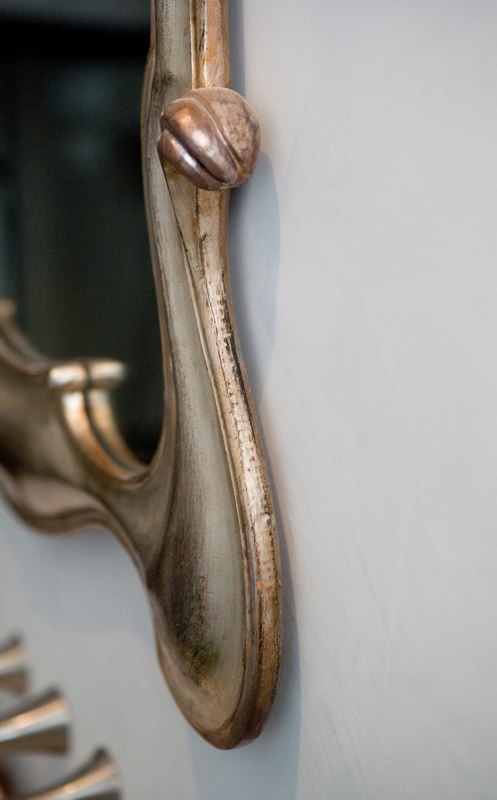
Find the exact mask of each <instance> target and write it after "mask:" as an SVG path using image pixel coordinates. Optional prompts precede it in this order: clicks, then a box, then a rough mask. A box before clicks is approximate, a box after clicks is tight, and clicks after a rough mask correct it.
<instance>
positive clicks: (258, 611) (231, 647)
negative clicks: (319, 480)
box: [0, 0, 281, 748]
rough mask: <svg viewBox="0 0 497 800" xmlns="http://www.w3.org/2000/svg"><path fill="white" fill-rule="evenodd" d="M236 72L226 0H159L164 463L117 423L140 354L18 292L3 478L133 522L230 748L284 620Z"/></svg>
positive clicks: (52, 500)
mask: <svg viewBox="0 0 497 800" xmlns="http://www.w3.org/2000/svg"><path fill="white" fill-rule="evenodd" d="M229 83H230V66H229V48H228V35H227V11H226V6H225V2H224V0H190V1H189V0H176V1H174V0H155V3H152V35H151V47H150V53H149V58H148V62H147V71H146V78H145V87H144V93H143V108H142V143H143V173H144V187H145V198H146V203H147V213H148V227H149V237H150V244H151V251H152V260H153V268H154V277H155V284H156V293H157V302H158V310H159V318H160V325H161V337H162V349H163V371H164V383H165V392H164V418H163V426H162V434H161V439H160V442H159V445H158V448H157V451H156V453H155V456H154V458H153V460H152V462H151V463H150V464H149V465H145V464H143V463H141V462H140V461H139V460H138V459H137V458H136V457H135V456H134V455H133V454H132V453H131V452H130V451H129V449H128V448H127V446H126V445H125V443H124V441H123V439H122V437H121V435H120V432H119V430H118V429H117V425H116V424H115V420H114V416H113V411H112V406H111V403H110V396H109V390H110V389H112V387H113V386H115V385H116V384H118V383H119V381H120V380H121V379H122V377H123V368H122V366H121V365H120V364H119V363H117V362H111V361H101V360H86V361H75V362H72V363H60V362H53V361H48V360H47V359H44V358H42V357H41V356H40V355H39V354H38V353H36V352H35V351H34V350H33V348H32V347H31V346H30V345H29V344H28V343H27V341H26V340H25V339H24V338H23V336H22V335H21V334H20V333H19V331H18V329H17V328H16V326H15V324H14V321H13V309H12V304H11V303H10V302H8V301H4V302H3V304H1V305H0V329H1V336H0V461H1V464H2V467H1V470H0V480H1V484H2V486H3V490H4V492H5V494H6V496H7V497H8V499H9V500H10V502H11V503H12V504H13V506H14V507H15V508H16V509H17V510H18V512H19V513H20V514H21V515H22V516H23V517H24V518H25V519H26V520H27V521H28V522H30V523H32V524H33V525H34V526H35V527H37V528H40V529H44V530H46V531H52V532H54V531H55V532H57V531H62V530H68V529H74V528H78V527H81V526H83V525H89V524H95V523H97V524H101V525H104V526H106V527H107V528H109V529H110V530H112V531H113V532H114V533H115V535H116V536H117V538H118V539H119V540H120V541H121V542H122V544H123V545H124V546H125V547H126V549H127V550H128V552H129V553H130V555H131V557H132V558H133V560H134V562H135V563H136V566H137V568H138V570H139V572H140V575H141V577H142V579H143V582H144V584H145V585H146V587H147V590H148V593H149V598H150V603H151V608H152V611H153V617H154V623H155V631H156V639H157V648H158V654H159V658H160V663H161V666H162V669H163V671H164V674H165V677H166V679H167V681H168V683H169V686H170V688H171V691H172V693H173V695H174V697H175V699H176V701H177V703H178V705H179V707H180V708H181V710H182V712H183V713H184V715H185V716H186V717H187V719H188V720H189V721H190V722H191V724H192V725H193V726H194V727H195V728H196V730H197V731H198V732H199V733H200V734H201V735H202V736H204V737H205V738H206V739H207V740H208V741H209V742H211V743H212V744H214V745H216V746H217V747H221V748H229V747H233V746H234V745H236V744H237V743H238V742H240V740H242V739H247V738H253V737H255V736H257V735H258V733H259V732H260V730H261V727H262V725H263V722H264V720H265V718H266V716H267V714H268V712H269V709H270V707H271V703H272V700H273V696H274V692H275V687H276V681H277V676H278V669H279V663H280V623H281V619H280V618H281V613H280V586H279V557H278V544H277V534H276V528H275V518H274V512H273V505H272V500H271V492H270V487H269V482H268V477H267V470H266V466H265V463H264V458H263V454H262V450H261V446H260V441H259V436H258V432H257V424H256V418H255V414H254V411H253V408H252V404H251V400H250V396H249V391H248V388H247V381H246V377H245V371H244V367H243V364H242V360H241V357H240V352H239V347H238V343H237V337H236V332H235V325H234V317H233V311H232V306H231V297H230V287H229V275H228V267H227V217H228V200H229V189H230V187H233V186H237V185H238V184H240V183H242V182H243V181H244V180H246V179H247V178H248V177H249V175H250V173H251V171H252V169H253V167H254V164H255V160H256V158H257V152H258V148H259V127H258V123H257V120H256V118H255V115H254V112H253V111H252V109H251V108H250V106H249V105H248V104H247V103H246V102H245V101H244V100H243V99H242V98H241V97H240V96H239V95H238V94H236V93H235V92H233V91H232V90H231V89H230V88H229ZM164 109H165V111H164ZM158 137H159V138H158ZM157 141H158V145H157ZM157 146H158V151H159V155H160V162H161V163H162V167H163V172H164V174H162V171H161V169H160V163H159V159H158V156H157ZM164 176H165V179H166V180H164Z"/></svg>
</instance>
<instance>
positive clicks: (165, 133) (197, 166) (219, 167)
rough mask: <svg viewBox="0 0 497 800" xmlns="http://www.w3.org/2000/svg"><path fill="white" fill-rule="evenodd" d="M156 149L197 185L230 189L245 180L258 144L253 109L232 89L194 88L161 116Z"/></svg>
mask: <svg viewBox="0 0 497 800" xmlns="http://www.w3.org/2000/svg"><path fill="white" fill-rule="evenodd" d="M160 125H161V131H162V133H161V135H160V136H159V140H158V142H157V151H158V153H159V158H160V160H161V163H162V165H163V167H165V166H166V164H173V165H174V166H175V167H176V168H177V169H178V170H179V172H182V173H183V175H186V177H187V178H189V180H190V181H191V182H192V183H193V184H195V186H198V187H199V188H200V189H210V190H217V189H231V188H232V187H234V186H240V184H242V183H244V182H245V181H246V180H248V179H249V178H250V176H251V174H252V172H253V171H254V167H255V163H256V161H257V156H258V154H259V147H260V128H259V122H258V120H257V117H256V115H255V111H254V110H253V108H252V107H251V106H250V105H249V104H248V103H247V101H246V100H245V99H244V98H243V97H242V96H241V95H239V94H238V93H237V92H234V91H233V90H232V89H226V88H214V89H209V88H205V89H193V90H192V91H191V92H188V94H187V95H186V97H182V98H181V99H179V100H174V101H173V102H172V103H170V104H169V105H168V106H167V108H166V110H165V111H164V112H163V114H162V115H161V119H160Z"/></svg>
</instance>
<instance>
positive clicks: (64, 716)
mask: <svg viewBox="0 0 497 800" xmlns="http://www.w3.org/2000/svg"><path fill="white" fill-rule="evenodd" d="M70 721H71V715H70V711H69V706H68V703H67V701H66V700H65V699H64V698H63V697H62V696H61V695H60V694H59V692H57V691H55V690H50V691H48V692H45V693H44V694H42V695H40V696H39V697H37V698H35V699H34V700H30V701H28V702H26V703H23V705H22V706H20V707H18V708H17V710H16V711H15V713H14V714H12V715H11V716H8V717H1V718H0V755H4V754H5V753H13V752H25V751H32V750H35V751H41V752H48V753H63V752H65V751H66V750H67V746H68V741H69V725H70Z"/></svg>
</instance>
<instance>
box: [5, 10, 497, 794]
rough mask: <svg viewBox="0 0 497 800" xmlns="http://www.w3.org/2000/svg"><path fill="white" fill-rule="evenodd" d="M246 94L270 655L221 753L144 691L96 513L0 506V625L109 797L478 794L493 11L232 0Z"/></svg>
mask: <svg viewBox="0 0 497 800" xmlns="http://www.w3.org/2000/svg"><path fill="white" fill-rule="evenodd" d="M232 6H233V9H232V23H233V40H234V60H235V78H236V84H237V87H238V88H241V89H242V90H243V91H245V93H246V95H247V97H248V99H249V100H250V101H251V102H252V103H253V105H254V106H255V107H256V108H257V109H258V111H259V112H260V117H261V121H262V124H263V129H264V141H263V150H264V154H263V156H262V158H261V161H260V164H259V167H258V170H257V173H256V175H255V177H254V179H253V180H252V182H251V183H250V185H249V186H248V187H247V188H246V189H245V190H243V191H240V192H239V193H238V195H237V197H236V199H234V202H233V222H232V246H233V283H234V289H235V295H236V304H237V308H238V312H239V319H240V325H241V334H242V342H243V347H244V351H245V355H246V359H247V363H248V367H249V371H250V374H251V378H252V382H253V386H254V392H255V397H256V401H257V407H258V409H259V413H260V417H261V421H262V424H263V428H264V432H265V440H266V445H267V450H268V453H269V456H270V460H271V464H272V472H273V478H274V486H275V490H276V494H277V497H278V502H279V508H280V512H281V523H282V534H283V564H284V582H285V610H286V614H285V617H286V618H285V622H286V627H285V635H286V656H285V661H284V666H283V675H282V679H281V685H280V690H279V693H278V696H277V699H276V703H275V707H274V711H273V714H272V716H271V718H270V720H269V722H268V725H267V728H266V730H265V732H264V733H263V735H262V736H261V738H260V739H259V740H258V741H257V742H255V743H253V744H251V745H249V746H247V747H245V748H242V749H240V750H237V751H233V752H229V753H223V752H217V751H215V750H214V749H212V748H211V747H210V746H209V745H207V744H205V743H204V742H203V741H202V740H200V739H199V738H198V737H197V736H196V735H195V734H194V733H193V732H192V731H190V730H189V728H188V727H187V725H186V723H185V722H184V721H183V719H182V718H181V716H180V715H179V712H178V711H177V710H176V708H175V706H174V705H173V702H172V701H171V699H170V697H169V695H168V693H167V691H166V690H165V689H164V687H163V685H162V681H161V677H160V675H159V671H158V668H157V666H156V663H155V659H154V647H153V641H152V632H151V624H150V621H149V617H148V612H147V608H146V603H145V601H144V598H143V596H142V592H141V588H140V585H139V582H138V579H137V578H136V576H135V575H134V572H133V569H132V567H131V565H130V564H129V562H128V560H127V557H126V556H125V555H124V553H122V552H121V551H120V549H119V547H118V545H117V544H115V543H114V542H113V541H112V540H111V539H110V537H109V536H108V535H107V534H104V533H98V532H95V533H92V534H89V535H86V536H83V537H79V538H78V537H74V538H61V539H45V538H41V537H38V536H35V535H33V534H31V533H30V532H27V531H26V530H25V529H24V528H23V527H22V526H21V525H19V524H18V523H17V522H15V521H14V520H13V519H11V517H10V516H8V515H7V513H6V512H4V513H3V514H2V520H3V522H2V526H1V532H0V548H1V550H0V552H1V558H0V635H1V636H4V635H6V634H7V633H9V632H10V631H13V630H20V631H22V632H23V633H24V634H25V637H26V640H27V641H28V643H29V647H30V652H31V656H32V661H33V680H34V685H35V687H36V688H42V687H44V686H46V685H47V684H48V683H54V682H55V683H57V684H58V685H60V686H61V687H63V688H64V689H65V690H66V692H67V694H68V696H69V697H70V698H71V701H72V703H73V706H74V715H75V720H76V724H75V741H74V753H73V755H72V756H71V757H70V758H64V759H62V761H57V762H56V760H55V759H52V760H50V761H49V762H48V764H45V762H44V761H43V760H42V759H40V758H32V759H30V761H29V767H28V766H27V763H28V762H26V761H24V760H23V761H21V760H20V759H18V760H17V762H16V763H17V765H18V770H20V771H21V772H24V775H25V780H26V784H27V783H28V782H32V781H34V780H35V779H36V780H38V781H41V780H42V779H45V778H46V779H48V778H49V777H51V776H54V775H55V774H59V773H60V771H61V769H62V767H64V768H66V767H68V766H69V764H70V763H71V764H76V763H77V762H78V761H80V760H82V759H83V758H84V757H86V755H87V754H88V753H89V751H90V749H91V748H92V747H93V745H96V744H99V743H105V744H107V745H108V746H109V747H110V748H111V749H112V751H113V752H114V754H115V755H116V757H117V759H118V760H119V762H120V765H121V768H122V772H123V776H124V784H125V787H126V798H127V800H138V798H147V800H166V798H174V800H327V798H330V799H331V798H333V800H359V798H361V799H362V798H368V800H459V799H460V800H490V799H491V798H494V797H495V793H496V789H495V787H496V785H497V757H496V756H497V681H496V674H497V639H496V625H497V491H496V476H497V369H496V367H497V314H496V308H497V274H496V273H497V228H496V219H497V188H496V187H497V156H496V142H497V104H496V102H495V92H496V85H497V49H496V47H495V40H496V33H497V6H496V4H495V3H493V2H491V0H453V1H452V2H450V3H449V2H447V0H417V1H416V2H413V0H395V2H393V0H309V2H307V3H302V2H297V0H271V2H270V3H268V2H267V0H251V1H250V2H242V0H239V2H233V3H232Z"/></svg>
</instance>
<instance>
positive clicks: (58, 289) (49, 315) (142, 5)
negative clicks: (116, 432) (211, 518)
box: [0, 0, 163, 462]
mask: <svg viewBox="0 0 497 800" xmlns="http://www.w3.org/2000/svg"><path fill="white" fill-rule="evenodd" d="M16 3H17V5H16V6H15V8H16V11H15V13H14V12H13V8H14V6H13V4H12V2H6V0H0V62H1V69H0V292H1V293H2V294H4V295H8V296H9V297H12V298H13V299H14V300H15V301H16V303H17V307H18V312H17V318H18V324H19V325H20V327H21V329H22V330H23V332H24V333H25V334H26V335H27V336H28V338H29V340H30V341H31V343H32V344H33V345H34V346H35V347H36V348H37V349H38V350H39V351H40V352H41V353H43V354H44V355H47V356H49V357H51V358H55V359H75V358H78V357H99V358H100V357H103V358H112V359H118V360H120V361H123V362H124V363H125V364H126V365H127V367H128V377H127V379H126V381H125V382H124V384H123V385H122V387H120V388H119V389H117V390H114V391H113V393H112V396H113V401H114V403H115V408H116V415H117V418H118V424H119V427H120V429H121V432H122V434H123V437H124V439H125V440H126V441H127V443H128V444H129V445H130V446H131V448H132V449H133V450H134V452H135V453H136V454H137V455H138V456H139V458H140V459H141V460H143V461H145V462H147V461H149V460H150V459H151V457H152V455H153V453H154V450H155V447H156V444H157V441H158V438H159V435H160V429H161V418H162V393H163V385H162V381H163V378H162V367H161V347H160V335H159V326H158V315H157V303H156V296H155V289H154V284H153V276H152V269H151V263H150V254H149V245H148V238H147V231H146V221H145V211H144V201H143V189H142V177H141V165H140V94H141V87H142V82H143V74H144V66H145V60H146V54H147V49H148V37H149V32H148V13H149V2H148V0H140V2H137V1H136V0H135V2H128V3H126V2H119V3H116V2H115V1H112V2H110V3H108V7H107V12H108V13H105V2H103V3H100V4H96V3H95V2H90V0H86V2H81V1H80V2H78V3H76V2H70V0H51V1H50V2H45V0H31V1H30V2H28V0H16ZM45 7H46V8H45ZM103 9H104V10H103Z"/></svg>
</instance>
